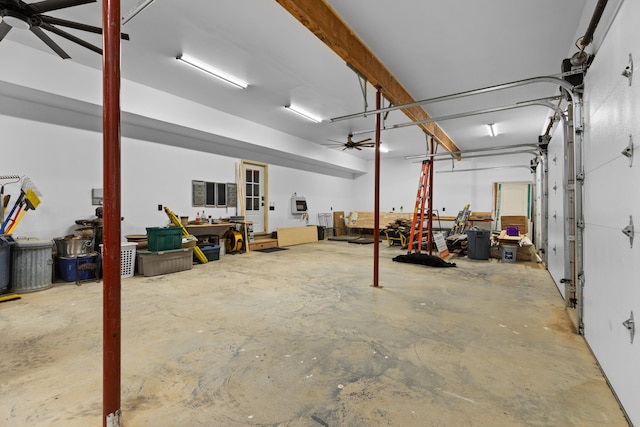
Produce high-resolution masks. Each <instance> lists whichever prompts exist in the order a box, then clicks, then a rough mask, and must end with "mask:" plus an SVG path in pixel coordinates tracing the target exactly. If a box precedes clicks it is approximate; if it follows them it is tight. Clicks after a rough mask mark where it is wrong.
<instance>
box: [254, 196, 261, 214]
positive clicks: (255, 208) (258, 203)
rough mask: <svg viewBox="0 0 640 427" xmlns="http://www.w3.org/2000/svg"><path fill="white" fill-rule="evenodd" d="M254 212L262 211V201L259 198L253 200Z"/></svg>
mask: <svg viewBox="0 0 640 427" xmlns="http://www.w3.org/2000/svg"><path fill="white" fill-rule="evenodd" d="M253 210H254V211H259V210H260V199H259V198H257V197H254V198H253Z"/></svg>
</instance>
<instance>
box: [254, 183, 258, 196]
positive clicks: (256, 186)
mask: <svg viewBox="0 0 640 427" xmlns="http://www.w3.org/2000/svg"><path fill="white" fill-rule="evenodd" d="M253 195H254V196H256V197H258V196H259V195H260V184H253Z"/></svg>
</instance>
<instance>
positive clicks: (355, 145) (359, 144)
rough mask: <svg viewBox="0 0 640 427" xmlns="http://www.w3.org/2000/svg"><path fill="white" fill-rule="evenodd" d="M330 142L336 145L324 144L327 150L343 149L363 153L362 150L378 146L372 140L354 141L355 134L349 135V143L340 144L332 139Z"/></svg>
mask: <svg viewBox="0 0 640 427" xmlns="http://www.w3.org/2000/svg"><path fill="white" fill-rule="evenodd" d="M329 141H332V142H334V144H323V145H326V146H327V148H340V147H342V151H344V150H347V149H348V150H353V149H354V148H355V149H356V150H358V151H362V148H363V147H364V148H373V147H375V146H376V143H375V142H373V141H371V138H367V139H361V140H360V141H354V140H353V134H351V133H350V134H349V135H347V142H340V141H335V140H333V139H330V140H329Z"/></svg>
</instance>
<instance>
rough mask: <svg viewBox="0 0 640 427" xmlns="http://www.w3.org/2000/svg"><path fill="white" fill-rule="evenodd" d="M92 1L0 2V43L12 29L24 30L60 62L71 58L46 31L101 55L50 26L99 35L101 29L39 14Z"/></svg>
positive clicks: (16, 0) (122, 36) (80, 41)
mask: <svg viewBox="0 0 640 427" xmlns="http://www.w3.org/2000/svg"><path fill="white" fill-rule="evenodd" d="M96 1H97V0H43V1H39V2H36V3H25V2H23V1H22V0H0V18H1V21H0V41H2V40H3V39H4V37H5V36H6V35H7V34H8V33H9V31H11V29H12V28H18V29H23V30H27V29H28V30H30V31H31V32H32V33H33V34H35V35H36V36H37V37H38V38H39V39H40V40H42V41H43V42H44V43H45V44H46V45H47V46H49V47H50V48H51V49H52V50H53V51H54V52H55V53H57V54H58V55H59V56H60V57H61V58H62V59H68V58H71V57H70V56H69V55H68V54H67V52H65V51H64V50H63V49H62V48H61V47H60V46H58V44H57V43H56V42H54V41H53V40H52V39H51V38H50V37H49V36H48V35H47V34H46V33H45V32H44V31H43V30H47V31H50V32H52V33H54V34H57V35H59V36H60V37H64V38H65V39H67V40H70V41H72V42H74V43H77V44H79V45H80V46H83V47H86V48H87V49H90V50H92V51H94V52H96V53H99V54H101V55H102V49H101V48H99V47H97V46H94V45H92V44H91V43H87V42H86V41H84V40H82V39H80V38H78V37H76V36H74V35H73V34H69V33H67V32H66V31H63V30H61V29H59V28H57V27H54V25H59V26H62V27H67V28H73V29H76V30H82V31H88V32H90V33H95V34H102V28H99V27H94V26H91V25H86V24H81V23H79V22H73V21H67V20H66V19H60V18H54V17H53V16H48V15H43V14H44V13H47V12H51V11H54V10H60V9H66V8H69V7H73V6H80V5H83V4H87V3H95V2H96ZM121 38H122V39H123V40H129V35H128V34H124V33H122V34H121Z"/></svg>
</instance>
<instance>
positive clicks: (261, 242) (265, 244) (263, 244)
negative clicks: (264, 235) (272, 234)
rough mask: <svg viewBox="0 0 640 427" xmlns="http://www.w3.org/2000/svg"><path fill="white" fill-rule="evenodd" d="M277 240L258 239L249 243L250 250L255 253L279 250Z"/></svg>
mask: <svg viewBox="0 0 640 427" xmlns="http://www.w3.org/2000/svg"><path fill="white" fill-rule="evenodd" d="M277 247H278V240H277V239H257V240H254V241H253V242H250V243H249V249H251V250H252V251H255V250H257V249H268V248H277Z"/></svg>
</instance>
